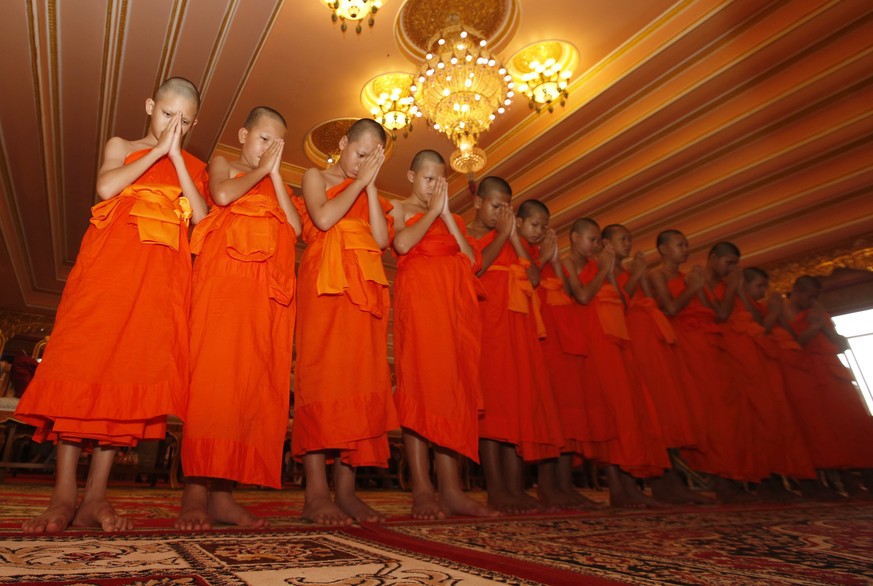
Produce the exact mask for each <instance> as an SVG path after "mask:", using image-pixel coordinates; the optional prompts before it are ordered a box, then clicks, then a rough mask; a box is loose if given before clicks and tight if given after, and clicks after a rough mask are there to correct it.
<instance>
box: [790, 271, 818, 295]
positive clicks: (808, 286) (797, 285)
mask: <svg viewBox="0 0 873 586" xmlns="http://www.w3.org/2000/svg"><path fill="white" fill-rule="evenodd" d="M794 290H795V291H809V292H816V291H821V281H820V280H819V279H818V278H817V277H813V276H811V275H803V276H802V277H797V280H796V281H794Z"/></svg>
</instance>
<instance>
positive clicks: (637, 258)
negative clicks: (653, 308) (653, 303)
mask: <svg viewBox="0 0 873 586" xmlns="http://www.w3.org/2000/svg"><path fill="white" fill-rule="evenodd" d="M646 271H647V267H646V255H644V254H643V253H642V252H638V253H636V254H635V255H634V260H633V262H632V263H631V267H630V271H629V274H630V277H629V278H628V280H627V283H626V284H625V286H624V290H625V292H626V293H627V294H628V297H633V296H634V294H636V292H637V288H638V287H642V288H643V293H644V294H645V296H646V297H651V296H652V292H651V290H650V289H649V286H648V282H647V281H646Z"/></svg>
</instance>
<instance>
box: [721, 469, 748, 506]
mask: <svg viewBox="0 0 873 586" xmlns="http://www.w3.org/2000/svg"><path fill="white" fill-rule="evenodd" d="M712 487H713V489H715V497H716V498H717V499H718V500H719V502H722V503H725V504H748V503H754V502H757V499H756V498H755V497H754V496H753V495H751V494H749V493H748V492H746V490H745V489H744V488H742V487H741V486H740V484H739V483H738V482H736V481H734V480H730V479H728V478H724V477H722V476H713V477H712Z"/></svg>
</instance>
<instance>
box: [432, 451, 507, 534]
mask: <svg viewBox="0 0 873 586" xmlns="http://www.w3.org/2000/svg"><path fill="white" fill-rule="evenodd" d="M434 454H435V455H434V459H435V460H436V471H437V480H438V481H439V487H440V491H439V504H440V507H441V508H442V510H443V512H444V513H445V514H446V515H464V516H467V517H497V516H499V515H500V513H499V512H498V511H495V510H494V509H492V508H490V507H487V506H485V505H483V504H482V503H480V502H478V501H475V500H473V499H472V498H470V497H469V496H467V494H466V493H465V492H464V489H463V487H462V486H461V474H460V472H459V468H460V462H459V461H458V459H459V457H458V453H457V452H454V451H452V450H447V449H446V448H443V447H441V446H434Z"/></svg>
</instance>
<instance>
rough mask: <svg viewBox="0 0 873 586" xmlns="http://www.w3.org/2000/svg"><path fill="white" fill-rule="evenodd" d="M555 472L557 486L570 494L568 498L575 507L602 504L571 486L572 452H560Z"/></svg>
mask: <svg viewBox="0 0 873 586" xmlns="http://www.w3.org/2000/svg"><path fill="white" fill-rule="evenodd" d="M557 474H558V488H560V489H561V490H562V491H564V492H565V493H566V494H568V495H570V498H572V499H573V501H574V502H575V505H574V506H575V508H580V509H599V508H601V507H602V506H603V505H601V504H600V503H598V502H597V501H594V500H591V499H590V498H588V497H587V496H585V495H584V494H582V493H581V492H579V491H578V490H576V487H575V486H573V454H570V453H567V454H561V457H560V458H558V466H557Z"/></svg>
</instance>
